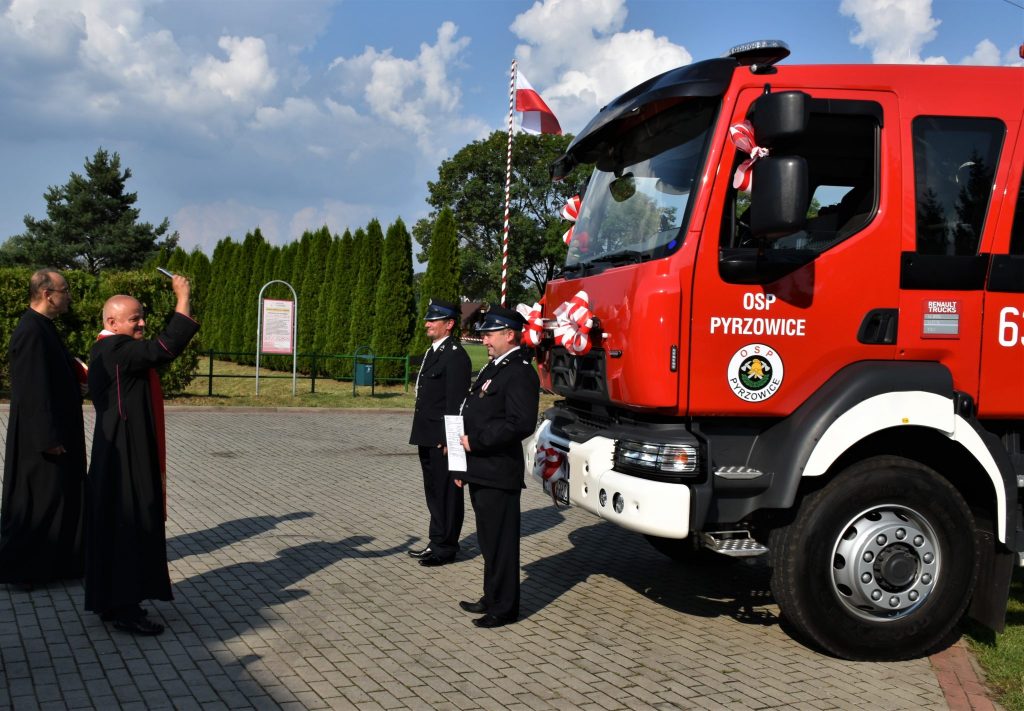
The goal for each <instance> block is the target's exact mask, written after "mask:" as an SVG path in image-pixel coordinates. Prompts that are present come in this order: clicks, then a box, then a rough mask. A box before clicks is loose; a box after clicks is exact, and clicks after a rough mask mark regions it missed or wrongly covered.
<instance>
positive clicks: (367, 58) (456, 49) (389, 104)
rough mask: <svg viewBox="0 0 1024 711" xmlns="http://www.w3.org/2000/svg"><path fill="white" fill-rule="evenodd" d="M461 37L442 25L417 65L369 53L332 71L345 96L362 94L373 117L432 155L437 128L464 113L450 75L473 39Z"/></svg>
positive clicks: (424, 45) (413, 61)
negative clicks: (404, 133)
mask: <svg viewBox="0 0 1024 711" xmlns="http://www.w3.org/2000/svg"><path fill="white" fill-rule="evenodd" d="M457 34H458V27H457V26H456V25H455V24H454V23H452V22H444V23H442V25H441V26H440V28H438V30H437V41H436V42H435V43H434V44H427V43H425V42H424V43H422V44H421V45H420V51H419V54H418V55H417V56H416V57H415V58H413V59H405V58H402V57H396V56H394V55H393V53H392V51H391V50H390V49H387V50H384V51H382V52H381V51H378V50H377V49H375V48H373V47H367V48H366V49H365V50H364V51H363V53H362V54H360V55H357V56H355V57H351V58H346V57H338V58H336V59H335V60H334V61H333V62H332V63H331V66H330V69H331V70H333V71H334V72H335V73H336V74H337V76H338V88H339V90H340V91H341V92H342V94H347V95H355V94H357V93H361V98H362V99H363V101H365V103H366V105H367V107H368V109H369V111H370V113H371V114H373V115H374V116H376V117H378V118H380V119H382V120H383V121H386V122H387V123H389V124H391V125H392V126H395V127H397V128H400V129H402V130H404V131H408V132H410V133H412V134H413V135H414V136H416V139H417V142H418V145H419V147H420V148H421V150H424V151H429V150H430V149H431V146H432V145H434V144H435V141H434V140H433V139H434V138H435V129H434V125H435V123H437V122H439V121H441V122H443V121H448V120H449V119H454V118H455V116H456V112H457V111H458V110H459V108H460V99H461V90H460V88H459V85H458V83H457V82H455V81H453V80H452V78H451V77H450V75H449V69H450V67H451V66H452V65H453V64H455V63H456V62H458V60H459V58H460V55H461V54H462V52H463V51H464V50H465V48H466V47H467V46H468V45H469V38H468V37H456V35H457Z"/></svg>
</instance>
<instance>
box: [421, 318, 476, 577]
mask: <svg viewBox="0 0 1024 711" xmlns="http://www.w3.org/2000/svg"><path fill="white" fill-rule="evenodd" d="M458 316H459V308H458V306H456V305H455V304H450V303H448V302H446V301H437V300H431V301H430V305H429V306H428V307H427V313H426V315H425V316H424V317H423V322H424V328H425V329H426V331H427V336H428V337H429V338H430V340H431V345H430V348H428V349H427V353H426V355H424V356H423V363H422V364H421V365H420V373H419V375H418V376H417V377H416V411H415V413H414V414H413V416H412V433H411V434H410V435H409V444H415V445H418V446H419V455H420V466H421V467H422V469H423V492H424V494H425V495H426V499H427V510H428V511H429V512H430V528H429V537H430V541H429V542H428V543H427V545H426V546H425V547H423V548H420V549H414V550H410V551H409V555H411V556H412V557H413V558H419V559H420V565H423V566H427V567H432V566H438V565H444V564H446V563H451V562H452V561H454V560H455V554H456V553H458V551H459V536H460V535H461V533H462V520H463V517H464V516H465V504H464V496H463V493H462V488H461V487H458V486H455V484H454V482H453V481H452V478H451V476H450V474H449V473H448V460H447V457H446V456H445V450H444V449H443V448H444V442H445V436H444V416H445V415H458V414H459V408H460V407H461V405H462V401H463V400H464V399H465V397H466V391H467V390H468V389H469V379H470V374H471V372H472V366H471V365H470V362H469V355H468V354H467V353H466V350H465V349H464V348H463V347H462V346H461V345H460V344H459V341H458V339H457V338H455V337H454V336H452V331H453V330H454V328H455V320H456V319H457V318H458Z"/></svg>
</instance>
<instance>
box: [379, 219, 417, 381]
mask: <svg viewBox="0 0 1024 711" xmlns="http://www.w3.org/2000/svg"><path fill="white" fill-rule="evenodd" d="M375 299H376V300H375V304H374V310H373V314H374V315H373V319H374V321H373V341H372V346H373V352H374V354H375V355H377V356H389V357H393V356H406V355H408V352H409V341H410V340H411V339H412V333H413V327H414V325H415V319H416V300H415V298H414V297H413V292H412V237H410V236H409V231H408V230H407V229H406V228H405V223H404V222H403V221H402V218H400V217H399V218H398V219H396V220H395V222H394V223H393V224H392V225H391V226H390V227H388V234H387V238H386V239H385V240H384V245H383V251H382V254H381V267H380V278H379V279H378V281H377V293H376V295H375ZM404 372H405V367H404V366H403V365H400V364H399V363H397V362H396V361H385V362H384V363H381V364H380V366H379V367H378V375H379V376H380V377H385V378H394V377H398V376H400V375H402V374H403V373H404Z"/></svg>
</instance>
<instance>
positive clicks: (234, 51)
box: [192, 37, 277, 102]
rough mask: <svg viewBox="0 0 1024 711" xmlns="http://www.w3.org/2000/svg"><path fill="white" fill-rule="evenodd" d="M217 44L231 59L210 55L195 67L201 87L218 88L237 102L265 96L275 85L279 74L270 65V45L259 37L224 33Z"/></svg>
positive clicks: (197, 81)
mask: <svg viewBox="0 0 1024 711" xmlns="http://www.w3.org/2000/svg"><path fill="white" fill-rule="evenodd" d="M217 45H218V46H219V47H220V48H221V49H222V50H224V51H225V52H226V53H227V55H228V59H227V61H226V62H222V61H220V60H218V59H215V58H213V57H206V58H205V59H204V60H203V61H202V62H201V63H200V64H199V65H198V66H196V67H195V68H194V69H193V70H192V78H193V80H195V82H196V84H197V85H198V87H199V88H200V89H202V88H206V87H209V88H212V89H215V90H217V91H219V92H221V93H222V94H224V95H225V96H227V97H228V98H229V99H231V100H232V101H235V102H241V101H247V100H249V99H251V98H255V97H258V96H262V95H263V94H266V93H267V92H268V91H270V90H271V89H273V88H274V84H276V83H277V76H276V75H275V74H274V72H273V70H272V69H271V68H270V62H269V61H268V59H267V47H266V44H264V42H263V40H262V39H259V38H257V37H221V38H220V40H218V42H217Z"/></svg>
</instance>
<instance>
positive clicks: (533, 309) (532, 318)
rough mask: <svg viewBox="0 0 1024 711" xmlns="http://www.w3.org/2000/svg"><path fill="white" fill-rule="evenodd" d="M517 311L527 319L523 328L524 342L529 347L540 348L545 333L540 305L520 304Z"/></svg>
mask: <svg viewBox="0 0 1024 711" xmlns="http://www.w3.org/2000/svg"><path fill="white" fill-rule="evenodd" d="M516 311H518V312H519V313H520V314H522V317H523V318H525V319H526V326H525V327H523V342H524V343H525V344H526V345H528V346H534V347H536V346H539V345H540V339H541V336H542V335H543V333H544V319H543V318H542V317H541V313H540V311H541V309H540V304H538V303H534V304H533V306H527V305H526V304H519V305H518V306H516Z"/></svg>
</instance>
